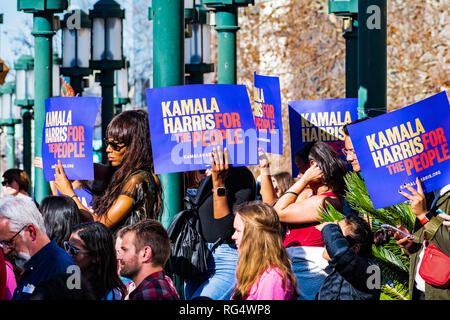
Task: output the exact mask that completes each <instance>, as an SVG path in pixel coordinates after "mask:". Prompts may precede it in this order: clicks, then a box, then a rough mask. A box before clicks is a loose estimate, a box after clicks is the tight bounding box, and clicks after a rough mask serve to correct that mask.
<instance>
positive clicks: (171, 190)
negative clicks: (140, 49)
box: [150, 0, 184, 228]
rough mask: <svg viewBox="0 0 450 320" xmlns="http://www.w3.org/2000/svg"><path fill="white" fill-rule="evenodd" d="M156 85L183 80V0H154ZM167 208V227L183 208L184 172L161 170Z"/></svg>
mask: <svg viewBox="0 0 450 320" xmlns="http://www.w3.org/2000/svg"><path fill="white" fill-rule="evenodd" d="M150 17H151V18H152V20H153V85H154V87H155V88H161V87H169V86H178V85H183V84H184V3H183V1H180V0H153V2H152V8H151V9H150ZM159 179H160V181H161V185H162V190H163V203H164V209H163V213H162V216H161V223H162V224H163V225H164V227H166V228H167V227H168V226H169V224H170V222H171V221H172V218H173V216H174V215H175V214H176V213H177V212H179V211H180V210H182V209H183V201H182V199H183V197H184V177H183V174H182V173H168V174H160V175H159Z"/></svg>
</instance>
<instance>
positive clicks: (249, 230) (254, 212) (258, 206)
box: [232, 201, 297, 300]
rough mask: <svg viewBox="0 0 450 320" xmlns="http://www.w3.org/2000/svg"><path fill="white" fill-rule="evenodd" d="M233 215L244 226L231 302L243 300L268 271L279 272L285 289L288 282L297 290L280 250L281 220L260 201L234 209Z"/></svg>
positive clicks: (287, 259) (287, 258)
mask: <svg viewBox="0 0 450 320" xmlns="http://www.w3.org/2000/svg"><path fill="white" fill-rule="evenodd" d="M235 213H236V214H239V216H240V217H241V218H242V221H243V222H244V234H243V236H242V240H241V243H240V245H239V259H238V263H237V267H236V279H237V285H236V288H235V289H234V292H233V295H232V298H233V300H240V299H246V298H247V297H248V296H249V293H250V289H251V287H252V285H253V284H254V283H256V282H257V281H258V279H259V277H260V276H261V275H262V274H263V273H264V271H266V270H267V269H269V268H278V269H279V270H280V272H281V274H282V276H283V284H284V286H285V289H287V288H288V283H289V281H290V283H291V285H292V287H293V288H294V290H296V288H297V279H296V277H295V275H294V273H293V272H292V268H291V262H290V260H289V256H288V254H287V252H286V249H285V247H284V246H283V241H282V238H281V225H280V220H279V218H278V214H277V213H276V212H275V210H274V209H273V208H272V207H271V206H269V205H267V204H265V203H263V202H261V201H251V202H247V203H244V204H241V205H239V206H237V207H236V208H235Z"/></svg>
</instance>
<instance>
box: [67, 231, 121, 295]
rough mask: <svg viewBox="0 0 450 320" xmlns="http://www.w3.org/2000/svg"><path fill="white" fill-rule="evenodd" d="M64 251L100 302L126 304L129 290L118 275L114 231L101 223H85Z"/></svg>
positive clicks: (70, 239)
mask: <svg viewBox="0 0 450 320" xmlns="http://www.w3.org/2000/svg"><path fill="white" fill-rule="evenodd" d="M64 249H65V250H66V251H67V253H69V254H70V256H71V257H72V258H73V260H74V261H75V263H76V264H77V265H78V266H79V267H80V269H81V275H82V276H83V277H85V278H86V279H87V280H88V281H89V283H90V284H91V286H92V288H93V290H94V294H95V296H96V298H97V299H98V300H122V299H123V298H124V297H125V296H126V292H127V290H126V287H125V285H124V284H123V283H122V281H121V280H120V278H119V275H118V273H117V257H116V249H115V246H114V238H113V235H112V233H111V231H110V230H109V229H108V228H107V227H106V226H105V225H104V224H102V223H100V222H85V223H81V224H78V225H76V226H74V227H73V228H72V233H71V235H70V238H69V240H68V241H65V242H64Z"/></svg>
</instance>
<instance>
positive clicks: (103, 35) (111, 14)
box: [89, 0, 125, 163]
mask: <svg viewBox="0 0 450 320" xmlns="http://www.w3.org/2000/svg"><path fill="white" fill-rule="evenodd" d="M89 18H90V19H91V21H92V33H91V39H92V41H91V60H90V61H89V67H90V68H91V69H95V70H100V71H101V72H100V74H99V78H98V80H99V82H100V86H101V87H102V109H101V119H102V138H104V137H106V128H107V127H108V124H109V122H110V121H111V120H112V118H113V117H114V70H118V69H122V68H124V66H125V61H124V60H125V59H124V58H123V49H122V42H123V27H122V23H123V19H124V18H125V10H122V9H121V8H120V5H119V4H118V3H117V2H116V1H114V0H99V1H97V2H96V3H95V5H94V9H92V10H89ZM106 161H107V156H106V146H105V145H103V146H102V162H103V163H106Z"/></svg>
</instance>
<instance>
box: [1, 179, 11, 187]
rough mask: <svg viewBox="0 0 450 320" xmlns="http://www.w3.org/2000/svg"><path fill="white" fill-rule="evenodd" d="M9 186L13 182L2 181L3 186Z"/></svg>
mask: <svg viewBox="0 0 450 320" xmlns="http://www.w3.org/2000/svg"><path fill="white" fill-rule="evenodd" d="M7 184H11V181H9V180H4V181H2V186H6V185H7Z"/></svg>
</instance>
